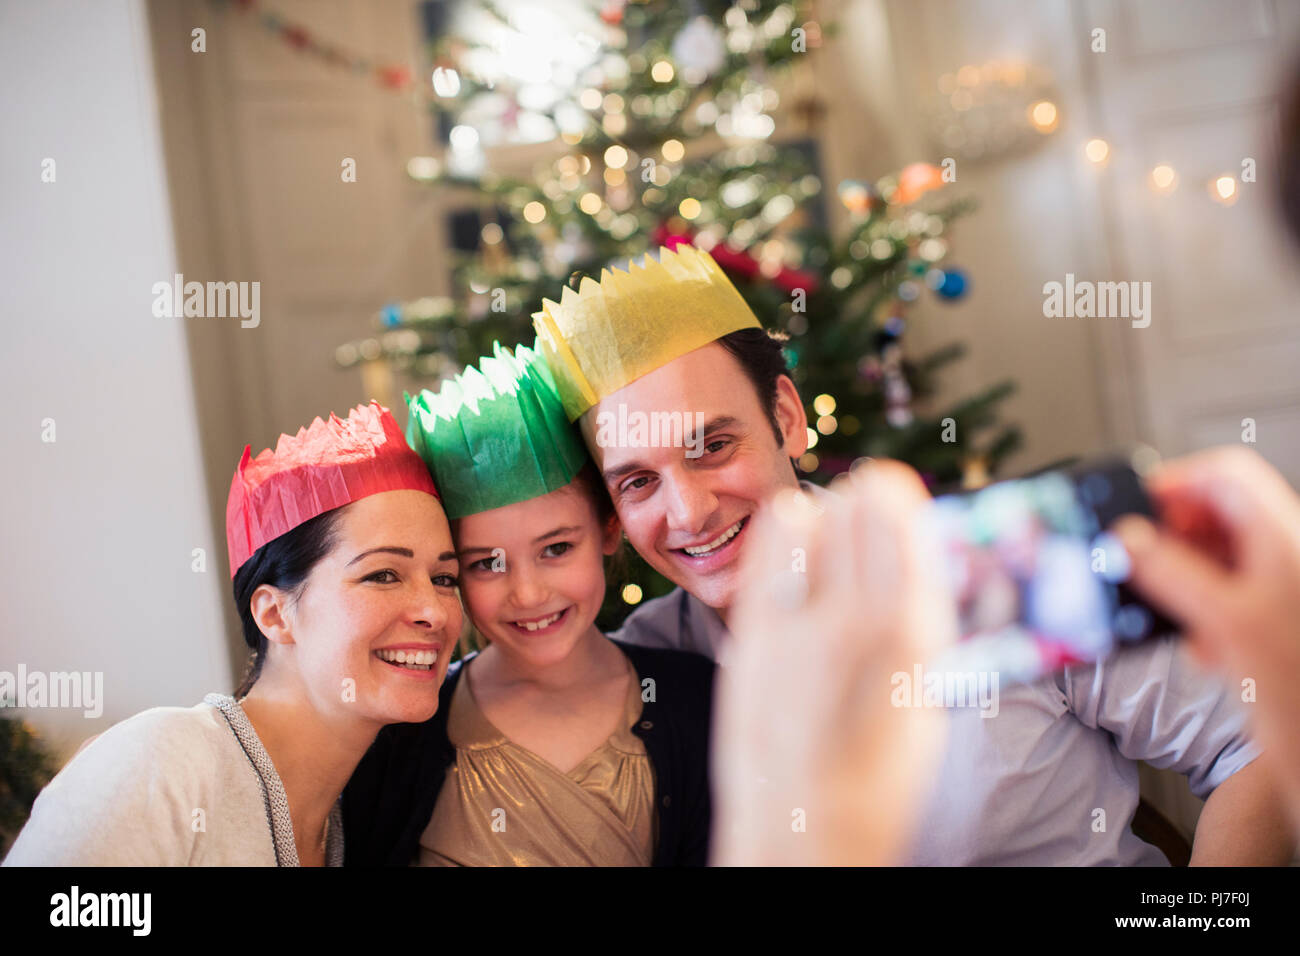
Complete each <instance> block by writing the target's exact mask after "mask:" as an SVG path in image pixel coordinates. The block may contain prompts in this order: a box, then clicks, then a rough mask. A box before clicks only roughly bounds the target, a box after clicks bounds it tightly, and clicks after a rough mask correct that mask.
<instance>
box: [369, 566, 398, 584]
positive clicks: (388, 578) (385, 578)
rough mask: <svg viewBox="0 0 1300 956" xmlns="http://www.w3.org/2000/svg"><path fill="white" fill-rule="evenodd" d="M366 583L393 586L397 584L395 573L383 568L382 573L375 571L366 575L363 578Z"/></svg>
mask: <svg viewBox="0 0 1300 956" xmlns="http://www.w3.org/2000/svg"><path fill="white" fill-rule="evenodd" d="M365 579H366V580H367V581H374V582H375V583H376V584H395V583H396V582H397V574H396V572H394V571H392V570H390V569H388V568H385V569H384V570H383V571H376V572H375V573H374V574H368V575H366V578H365Z"/></svg>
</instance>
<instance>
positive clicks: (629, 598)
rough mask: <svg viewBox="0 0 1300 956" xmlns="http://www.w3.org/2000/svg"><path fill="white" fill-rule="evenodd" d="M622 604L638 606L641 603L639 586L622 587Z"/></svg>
mask: <svg viewBox="0 0 1300 956" xmlns="http://www.w3.org/2000/svg"><path fill="white" fill-rule="evenodd" d="M623 603H624V604H640V603H641V586H640V585H638V584H629V585H627V586H626V587H624V588H623Z"/></svg>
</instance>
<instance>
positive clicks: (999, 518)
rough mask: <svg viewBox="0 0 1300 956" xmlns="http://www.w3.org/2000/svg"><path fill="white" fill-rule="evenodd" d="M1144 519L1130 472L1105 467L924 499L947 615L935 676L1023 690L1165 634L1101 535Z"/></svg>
mask: <svg viewBox="0 0 1300 956" xmlns="http://www.w3.org/2000/svg"><path fill="white" fill-rule="evenodd" d="M1123 514H1141V515H1146V516H1149V517H1152V518H1154V517H1156V516H1155V513H1154V509H1153V506H1152V503H1151V500H1150V498H1149V497H1148V496H1147V493H1146V491H1145V489H1144V488H1143V487H1142V482H1141V480H1140V478H1139V477H1138V474H1137V472H1136V471H1134V469H1133V467H1132V465H1130V464H1129V462H1128V461H1126V460H1120V459H1113V460H1108V461H1103V462H1100V463H1097V464H1089V465H1083V466H1079V467H1076V468H1073V469H1070V470H1067V471H1052V472H1047V473H1045V474H1041V475H1037V476H1034V477H1030V478H1018V479H1013V480H1009V481H1000V482H997V483H996V484H992V485H989V486H987V487H985V488H981V489H980V490H978V491H973V492H965V493H962V494H956V495H945V496H940V497H938V498H936V499H935V501H934V507H933V509H932V515H931V517H932V519H933V520H934V521H935V522H936V523H937V529H936V530H937V533H938V539H939V541H940V543H941V549H942V552H943V555H944V563H945V569H944V570H945V573H946V574H947V576H948V580H949V584H950V587H951V588H952V592H953V594H954V597H955V600H956V605H957V621H958V644H957V646H956V647H955V648H954V649H953V651H952V653H951V654H949V655H946V656H945V660H944V665H945V666H946V667H950V668H955V669H960V670H973V671H996V672H998V673H999V674H1000V676H1001V677H1002V678H1003V679H1004V680H1008V681H1024V680H1032V679H1034V678H1036V677H1040V676H1042V675H1044V674H1047V673H1051V672H1053V671H1055V670H1058V669H1060V668H1062V667H1064V666H1066V665H1067V664H1072V663H1080V662H1090V661H1095V660H1099V659H1101V658H1104V657H1106V656H1107V655H1109V654H1111V653H1112V652H1114V651H1115V650H1116V649H1117V648H1119V647H1121V646H1123V645H1125V644H1131V643H1135V642H1138V641H1142V640H1146V639H1147V638H1151V637H1156V636H1159V635H1163V634H1169V633H1172V632H1173V631H1174V629H1175V626H1174V624H1173V623H1172V622H1171V621H1170V620H1169V619H1168V618H1166V617H1164V616H1163V615H1162V614H1160V613H1159V612H1158V611H1157V610H1155V609H1154V608H1152V607H1150V606H1148V605H1147V604H1145V603H1144V602H1143V601H1142V600H1140V599H1139V598H1138V597H1137V596H1136V595H1135V594H1134V593H1133V592H1132V591H1130V590H1129V588H1128V587H1127V585H1126V581H1127V579H1128V576H1129V558H1128V554H1127V553H1126V552H1125V550H1124V548H1123V546H1122V545H1121V544H1120V542H1119V540H1118V539H1117V538H1115V537H1114V536H1112V535H1110V534H1109V533H1107V531H1106V529H1107V527H1108V526H1109V525H1110V524H1111V522H1113V521H1114V520H1115V519H1117V518H1118V517H1119V516H1120V515H1123Z"/></svg>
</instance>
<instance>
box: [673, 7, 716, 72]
mask: <svg viewBox="0 0 1300 956" xmlns="http://www.w3.org/2000/svg"><path fill="white" fill-rule="evenodd" d="M671 51H672V55H673V59H674V60H676V61H677V63H678V65H680V66H682V67H684V68H686V69H688V70H698V71H699V72H701V73H703V74H704V75H705V76H711V75H712V74H714V73H716V72H717V71H718V70H719V69H720V68H721V67H722V64H723V63H725V62H726V60H727V47H726V44H725V43H724V42H723V39H722V31H721V30H719V29H718V27H717V26H716V24H714V22H713V21H712V20H711V19H709V18H708V17H706V16H698V17H695V18H694V19H692V20H691V21H690V22H689V23H687V24H686V26H684V27H682V29H681V32H679V33H678V34H677V36H675V37H674V38H673V43H672V47H671Z"/></svg>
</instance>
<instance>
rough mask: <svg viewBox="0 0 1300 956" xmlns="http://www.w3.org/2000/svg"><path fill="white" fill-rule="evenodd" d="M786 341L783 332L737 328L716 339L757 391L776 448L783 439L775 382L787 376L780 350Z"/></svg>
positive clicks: (783, 355) (782, 354)
mask: <svg viewBox="0 0 1300 956" xmlns="http://www.w3.org/2000/svg"><path fill="white" fill-rule="evenodd" d="M788 338H789V336H787V335H786V334H785V333H784V332H769V331H768V330H767V329H739V330H737V331H735V332H729V333H728V334H726V335H724V336H723V337H722V338H720V339H718V344H719V345H721V346H722V347H723V348H724V349H726V350H727V351H728V352H730V353H731V354H732V355H733V356H735V359H736V361H737V362H739V363H740V367H741V368H743V369H744V370H745V375H746V376H748V377H749V380H750V382H752V383H753V385H754V389H755V390H756V391H757V392H758V401H759V404H760V405H762V406H763V414H765V415H766V416H767V421H768V423H769V424H770V425H771V426H772V434H774V435H776V443H777V445H778V447H779V446H780V445H782V444H784V443H785V437H784V436H783V435H782V434H781V426H780V424H779V423H778V422H777V420H776V380H777V379H778V378H780V377H781V376H782V375H786V376H788V375H789V374H790V369H789V368H788V367H787V366H786V364H785V353H784V352H783V351H782V348H783V347H784V345H785V342H786V340H787V339H788Z"/></svg>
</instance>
